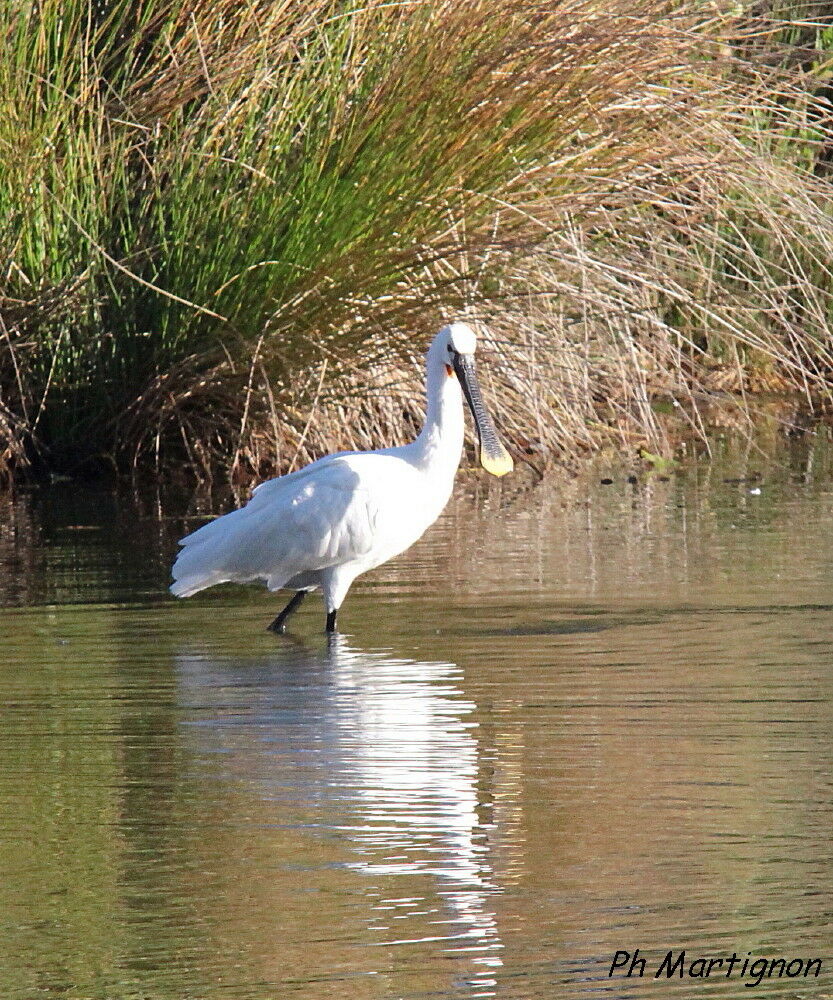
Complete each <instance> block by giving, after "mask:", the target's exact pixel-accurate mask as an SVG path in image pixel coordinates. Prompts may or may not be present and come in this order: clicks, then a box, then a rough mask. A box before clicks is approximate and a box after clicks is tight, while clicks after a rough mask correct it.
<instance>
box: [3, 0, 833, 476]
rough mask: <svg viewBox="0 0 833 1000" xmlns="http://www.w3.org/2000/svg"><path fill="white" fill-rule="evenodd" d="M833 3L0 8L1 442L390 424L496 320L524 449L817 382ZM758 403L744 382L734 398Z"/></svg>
mask: <svg viewBox="0 0 833 1000" xmlns="http://www.w3.org/2000/svg"><path fill="white" fill-rule="evenodd" d="M831 31H833V29H831V28H830V27H828V26H827V25H826V24H825V23H824V21H822V20H821V19H819V18H818V17H817V16H816V14H815V13H814V10H813V8H811V7H802V8H801V9H799V8H798V7H797V6H795V5H787V6H786V7H784V8H783V9H781V8H777V9H776V8H775V7H772V6H767V5H766V4H759V3H756V4H754V5H749V6H748V7H744V5H743V4H733V3H732V4H730V3H724V2H722V0H718V2H715V3H708V4H706V3H700V2H699V0H698V2H695V0H676V2H671V3H668V2H666V0H605V2H604V3H602V2H600V0H565V2H563V3H539V2H532V0H472V2H470V3H463V4H461V3H458V2H456V0H424V2H419V0H417V2H401V3H400V2H395V3H391V2H389V0H385V2H380V0H370V2H362V3H358V2H352V0H338V2H336V0H304V2H303V3H293V2H283V0H249V2H247V3H245V4H241V3H238V2H236V0H185V2H183V0H95V2H89V0H22V2H15V3H2V4H0V42H2V44H1V45H0V219H1V220H2V226H0V470H2V473H3V474H4V475H5V476H6V477H7V478H8V477H11V476H14V475H16V474H21V473H25V472H26V471H27V470H28V471H29V472H30V473H31V472H37V471H48V472H53V473H56V472H57V473H65V474H71V475H75V474H81V473H84V472H91V471H96V470H101V469H102V468H115V469H118V470H122V471H126V470H131V469H142V468H150V469H154V470H158V471H178V470H182V469H186V470H190V472H192V473H194V474H196V475H199V476H202V477H210V476H212V475H216V474H217V472H218V470H222V474H223V475H231V476H232V477H233V478H236V479H239V480H243V479H248V478H251V477H255V476H263V475H266V474H269V473H272V472H274V471H285V470H286V469H288V468H291V467H293V466H296V465H297V464H299V463H301V462H304V461H307V460H308V459H310V458H312V457H315V456H317V455H319V454H321V453H322V452H323V451H325V450H331V449H336V448H349V447H359V448H364V447H368V446H374V445H377V444H379V443H383V442H384V443H390V442H396V441H402V440H404V439H406V438H408V437H409V436H411V435H412V433H413V431H414V428H415V426H416V425H417V424H418V423H419V420H420V416H421V406H422V395H421V394H422V387H421V377H422V376H421V357H422V353H423V350H424V347H425V345H426V342H427V338H428V336H429V335H430V334H431V333H432V332H433V331H434V330H435V329H436V328H437V327H438V325H440V323H441V322H442V321H443V320H444V319H446V318H449V317H467V318H468V319H469V320H470V321H471V322H473V323H476V324H479V327H480V330H481V333H482V335H483V338H484V344H483V355H484V357H483V362H482V367H483V368H484V369H485V371H484V381H485V383H486V389H487V392H489V394H490V395H491V397H492V401H493V404H494V409H495V410H496V413H497V417H498V421H499V423H500V424H501V425H502V428H503V430H504V433H505V436H506V437H507V439H508V443H509V444H510V446H511V447H512V448H513V449H514V451H515V454H516V455H517V456H518V457H520V458H523V457H526V458H528V459H529V460H530V461H531V462H532V463H533V464H534V465H535V466H536V467H538V468H540V467H542V466H543V465H545V464H546V463H547V462H549V461H553V460H555V461H557V460H559V459H563V458H564V457H565V456H571V455H575V454H576V453H578V452H581V451H589V450H593V449H595V448H597V447H599V446H600V445H602V444H604V443H606V442H614V443H615V444H616V445H617V446H619V447H622V448H626V449H628V448H638V447H640V446H643V445H644V446H646V447H647V448H649V449H651V450H662V449H665V450H668V449H669V448H670V447H672V441H671V438H670V437H669V431H668V427H669V424H668V419H667V418H666V417H665V416H664V415H663V413H662V411H663V410H668V411H669V412H671V413H673V414H675V415H676V417H675V419H676V421H677V423H678V424H679V425H681V426H688V427H690V428H691V429H692V430H693V431H695V432H699V431H700V430H702V427H703V424H704V421H705V419H706V416H707V410H708V408H709V407H714V406H715V405H717V406H718V407H722V408H723V409H732V408H734V409H735V410H738V411H739V412H741V413H745V414H747V415H752V414H754V412H755V409H756V405H757V403H756V399H757V398H758V394H760V393H761V392H765V393H773V392H776V393H780V394H788V395H791V396H792V398H799V399H801V400H802V401H803V403H802V405H804V406H805V407H807V408H809V409H813V410H816V411H818V410H820V409H822V410H823V409H824V407H825V406H826V404H827V400H828V399H829V397H830V391H831V386H833V364H831V362H833V343H831V315H833V313H831V290H833V283H832V282H831V271H830V261H831V257H832V256H833V255H831V249H833V213H831V205H830V180H829V163H830V159H831V150H833V146H831V132H830V117H829V116H830V105H829V104H828V102H827V90H826V87H827V79H828V77H829V73H830V61H829V56H828V43H829V40H830V35H831ZM738 404H740V405H738Z"/></svg>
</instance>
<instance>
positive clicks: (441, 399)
mask: <svg viewBox="0 0 833 1000" xmlns="http://www.w3.org/2000/svg"><path fill="white" fill-rule="evenodd" d="M426 390H427V396H428V400H427V403H428V406H427V410H426V414H425V426H424V427H423V428H422V431H421V432H420V435H419V437H418V438H417V439H416V441H415V442H414V451H415V453H416V455H417V460H418V461H419V463H420V464H421V465H423V466H424V467H431V468H433V469H436V470H437V471H438V472H439V471H446V472H448V473H449V474H450V475H451V476H452V477H453V476H454V473H455V472H456V470H457V466H458V465H459V464H460V455H461V454H462V451H463V432H464V424H463V393H462V391H461V389H460V383H459V382H458V380H457V376H456V375H448V374H447V371H446V367H445V365H436V366H435V365H432V366H430V367H429V370H428V380H427V386H426Z"/></svg>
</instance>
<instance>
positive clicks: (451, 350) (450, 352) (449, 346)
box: [448, 344, 454, 354]
mask: <svg viewBox="0 0 833 1000" xmlns="http://www.w3.org/2000/svg"><path fill="white" fill-rule="evenodd" d="M448 353H449V354H453V353H454V348H453V347H452V346H451V344H449V345H448Z"/></svg>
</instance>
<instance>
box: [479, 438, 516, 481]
mask: <svg viewBox="0 0 833 1000" xmlns="http://www.w3.org/2000/svg"><path fill="white" fill-rule="evenodd" d="M480 464H481V465H482V466H483V468H484V469H485V470H486V471H487V472H490V473H491V474H492V475H493V476H505V475H506V474H507V473H508V472H511V471H512V470H513V469H514V468H515V463H514V462H513V461H512V456H511V455H510V454H509V452H508V451H507V450H506V449H505V448H504V447H503V446H502V445H501V448H500V454H498V455H487V454H486V453H485V452H483V451H481V452H480Z"/></svg>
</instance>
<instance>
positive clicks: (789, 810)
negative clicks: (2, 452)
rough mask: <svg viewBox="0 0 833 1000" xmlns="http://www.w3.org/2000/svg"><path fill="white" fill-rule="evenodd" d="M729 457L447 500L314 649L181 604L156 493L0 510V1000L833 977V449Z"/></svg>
mask: <svg viewBox="0 0 833 1000" xmlns="http://www.w3.org/2000/svg"><path fill="white" fill-rule="evenodd" d="M717 451H718V453H719V454H718V455H717V458H716V460H715V461H714V462H712V463H706V462H701V463H694V464H692V465H691V466H689V467H687V468H685V469H684V470H683V471H682V473H681V474H678V475H673V476H671V477H670V478H669V479H668V481H662V479H661V478H660V477H658V476H649V477H644V476H643V477H640V481H639V482H637V483H635V484H630V483H628V482H627V481H626V478H625V474H624V473H622V472H621V471H618V470H614V472H612V473H611V476H612V477H613V478H614V482H613V483H611V484H609V485H606V486H603V485H600V484H599V475H598V474H594V475H592V476H591V477H589V478H588V479H582V480H579V481H576V482H572V483H567V482H564V481H563V480H556V481H554V482H553V483H551V484H547V485H545V486H542V487H538V488H537V489H534V490H532V491H513V489H512V486H511V484H506V483H504V484H503V486H502V487H501V486H495V487H494V488H492V489H490V490H486V489H484V488H483V487H482V486H480V485H477V486H472V485H470V486H469V487H468V488H466V487H463V488H462V489H461V490H460V492H459V495H458V496H457V497H456V498H455V501H454V503H453V505H452V508H451V509H450V510H449V512H448V514H447V516H445V517H444V518H443V519H442V521H441V522H440V523H439V524H438V525H437V526H435V528H434V529H433V530H432V531H431V532H430V533H429V535H428V536H427V537H426V538H425V539H423V540H422V542H420V543H419V544H418V545H417V546H416V547H415V548H414V549H413V550H411V552H410V553H408V554H407V555H406V556H404V557H402V558H400V559H399V560H397V561H395V562H394V563H392V564H389V565H388V566H386V567H383V568H381V569H380V570H378V571H376V572H375V573H374V574H372V575H371V576H370V577H368V578H366V579H365V580H360V581H359V582H358V583H357V584H356V585H355V587H354V589H353V591H352V592H351V594H350V596H349V597H348V600H347V602H346V604H345V606H344V609H343V612H342V616H341V624H342V627H343V628H344V629H345V632H346V633H347V634H346V635H344V636H341V637H339V639H338V640H336V641H335V642H333V643H331V644H328V642H327V641H326V639H325V638H324V637H323V635H321V634H320V630H321V629H322V627H323V612H322V610H321V606H320V602H319V601H318V599H317V598H314V599H311V600H310V601H308V602H307V604H306V605H305V606H304V608H303V609H302V611H301V612H300V614H299V617H298V619H297V624H296V627H295V630H294V633H293V634H292V635H291V636H287V637H284V638H279V637H275V636H273V635H271V634H268V633H265V632H264V630H263V628H264V625H265V624H266V623H267V622H268V621H269V620H270V619H271V617H272V616H273V615H274V613H275V611H276V610H277V604H276V601H275V598H274V597H270V596H269V595H268V594H266V593H265V592H262V591H260V590H252V589H245V588H236V589H231V588H227V589H219V590H217V591H213V592H209V593H207V594H205V595H202V596H200V597H199V598H195V599H192V600H190V601H187V602H174V601H173V600H169V599H168V598H167V597H166V596H165V591H164V587H165V584H166V582H167V576H166V572H167V565H168V562H169V557H170V553H171V551H172V548H173V541H174V539H175V538H176V537H177V535H178V534H179V533H180V531H181V529H182V527H183V521H182V519H181V518H178V517H173V516H171V517H168V518H160V517H159V514H158V509H157V507H156V504H155V503H154V502H150V501H148V502H145V503H138V504H137V503H135V502H133V501H130V500H127V499H118V498H116V497H114V496H111V495H109V494H104V493H100V492H95V491H91V490H85V489H82V488H79V487H75V486H64V487H56V488H54V489H51V490H41V491H34V492H33V493H31V494H25V495H22V496H19V497H17V498H16V499H15V500H14V501H12V500H10V499H5V500H0V515H2V521H1V523H2V528H1V529H0V569H2V574H0V600H2V604H3V605H4V607H3V609H2V610H0V633H2V648H3V652H4V655H3V658H2V663H0V685H2V689H1V690H2V701H1V703H0V871H2V877H0V996H2V997H3V998H4V1000H33V998H37V997H54V996H62V997H70V998H73V1000H75V998H78V1000H81V998H85V1000H86V998H90V1000H104V998H118V1000H128V998H129V1000H140V998H141V1000H169V998H170V1000H174V998H177V1000H181V998H205V1000H219V998H232V1000H242V998H251V1000H261V998H263V1000H266V998H283V997H292V996H299V997H305V998H319V997H321V998H325V997H328V998H329V997H332V996H345V997H351V998H352V997H356V998H365V997H366V998H400V997H401V998H417V997H420V998H422V997H460V998H468V997H491V996H497V997H511V998H551V997H559V998H562V997H563V998H568V1000H571V998H579V997H580V998H591V997H595V996H605V997H643V996H644V997H656V998H657V1000H661V998H664V997H666V996H670V995H675V996H684V997H701V996H704V995H708V996H717V997H721V998H730V997H744V996H759V995H761V996H763V995H765V996H770V995H772V996H777V997H779V998H780V997H796V998H798V997H802V998H803V997H819V998H823V997H830V996H832V995H833V931H832V926H831V918H833V897H831V892H830V887H831V884H833V847H832V846H831V830H833V763H832V762H833V648H832V647H831V625H833V531H831V526H833V479H831V477H830V474H829V473H830V461H829V456H828V449H827V448H826V446H824V443H823V442H821V443H816V444H813V445H812V446H809V445H808V444H806V443H803V442H799V443H798V444H797V445H794V446H793V447H791V448H790V449H784V448H782V449H779V450H776V451H774V452H771V453H770V454H768V455H761V454H759V453H757V452H755V451H754V450H750V449H746V450H744V449H743V448H742V447H741V446H739V445H731V444H724V445H722V446H720V445H718V448H717ZM604 471H605V470H603V471H602V473H601V474H604ZM753 473H758V474H760V476H761V478H760V479H758V478H749V479H748V481H744V482H729V483H727V482H724V480H725V479H745V478H746V477H751V476H752V474H753ZM478 483H479V481H478ZM755 490H760V493H756V492H754V491H755ZM174 506H175V505H174ZM169 508H170V505H169V506H168V507H167V508H165V509H169ZM188 523H189V525H193V524H195V523H196V522H188ZM636 948H639V949H640V956H641V957H643V958H645V959H646V969H645V976H644V978H637V977H636V976H633V977H631V978H624V977H622V976H620V975H619V974H617V975H616V976H615V977H614V978H609V977H608V971H609V969H610V966H611V963H612V961H613V958H614V956H615V954H616V952H617V951H620V950H622V951H628V952H630V953H631V954H633V952H634V951H635V949H636ZM669 949H671V950H673V951H674V955H675V957H676V955H677V954H678V953H679V952H680V951H681V950H682V949H685V950H686V955H687V962H691V960H692V959H696V958H697V957H699V956H706V957H709V958H712V957H714V958H720V957H722V958H724V960H728V958H729V957H730V956H731V955H732V953H733V952H734V953H736V954H737V955H738V956H739V959H740V960H744V959H747V958H749V959H750V961H751V959H752V958H757V957H760V956H767V957H769V958H777V957H783V958H786V959H787V960H790V959H796V958H798V959H802V960H805V961H806V960H809V959H812V958H821V959H822V973H821V975H820V976H819V977H818V978H816V977H815V976H814V975H812V974H811V975H810V977H809V978H807V977H805V976H803V975H799V977H797V978H787V977H786V975H783V976H782V977H781V978H778V976H777V971H776V972H775V978H765V979H763V980H762V982H761V983H760V985H759V986H758V988H757V989H753V988H749V987H747V986H746V983H749V982H754V979H750V977H749V976H746V977H741V976H740V974H739V973H740V968H741V966H740V964H738V966H737V967H736V968H735V971H734V974H733V975H732V976H729V977H727V976H726V975H725V974H724V975H722V976H721V975H720V972H719V969H720V967H718V966H715V967H714V968H715V970H717V971H714V972H713V974H712V976H711V977H710V978H709V979H708V980H703V979H700V978H691V977H688V976H686V977H685V978H683V979H682V980H680V979H678V978H676V977H675V978H673V979H671V980H670V981H669V980H667V979H665V978H663V979H662V980H660V981H656V980H654V979H653V978H652V977H653V974H654V972H655V971H656V969H657V967H658V966H659V965H660V963H661V961H662V959H663V957H664V956H665V954H666V952H667V951H668V950H669ZM750 952H751V953H752V955H751V956H750V955H749V954H748V953H750ZM724 968H725V966H724ZM793 968H794V969H795V967H793Z"/></svg>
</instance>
